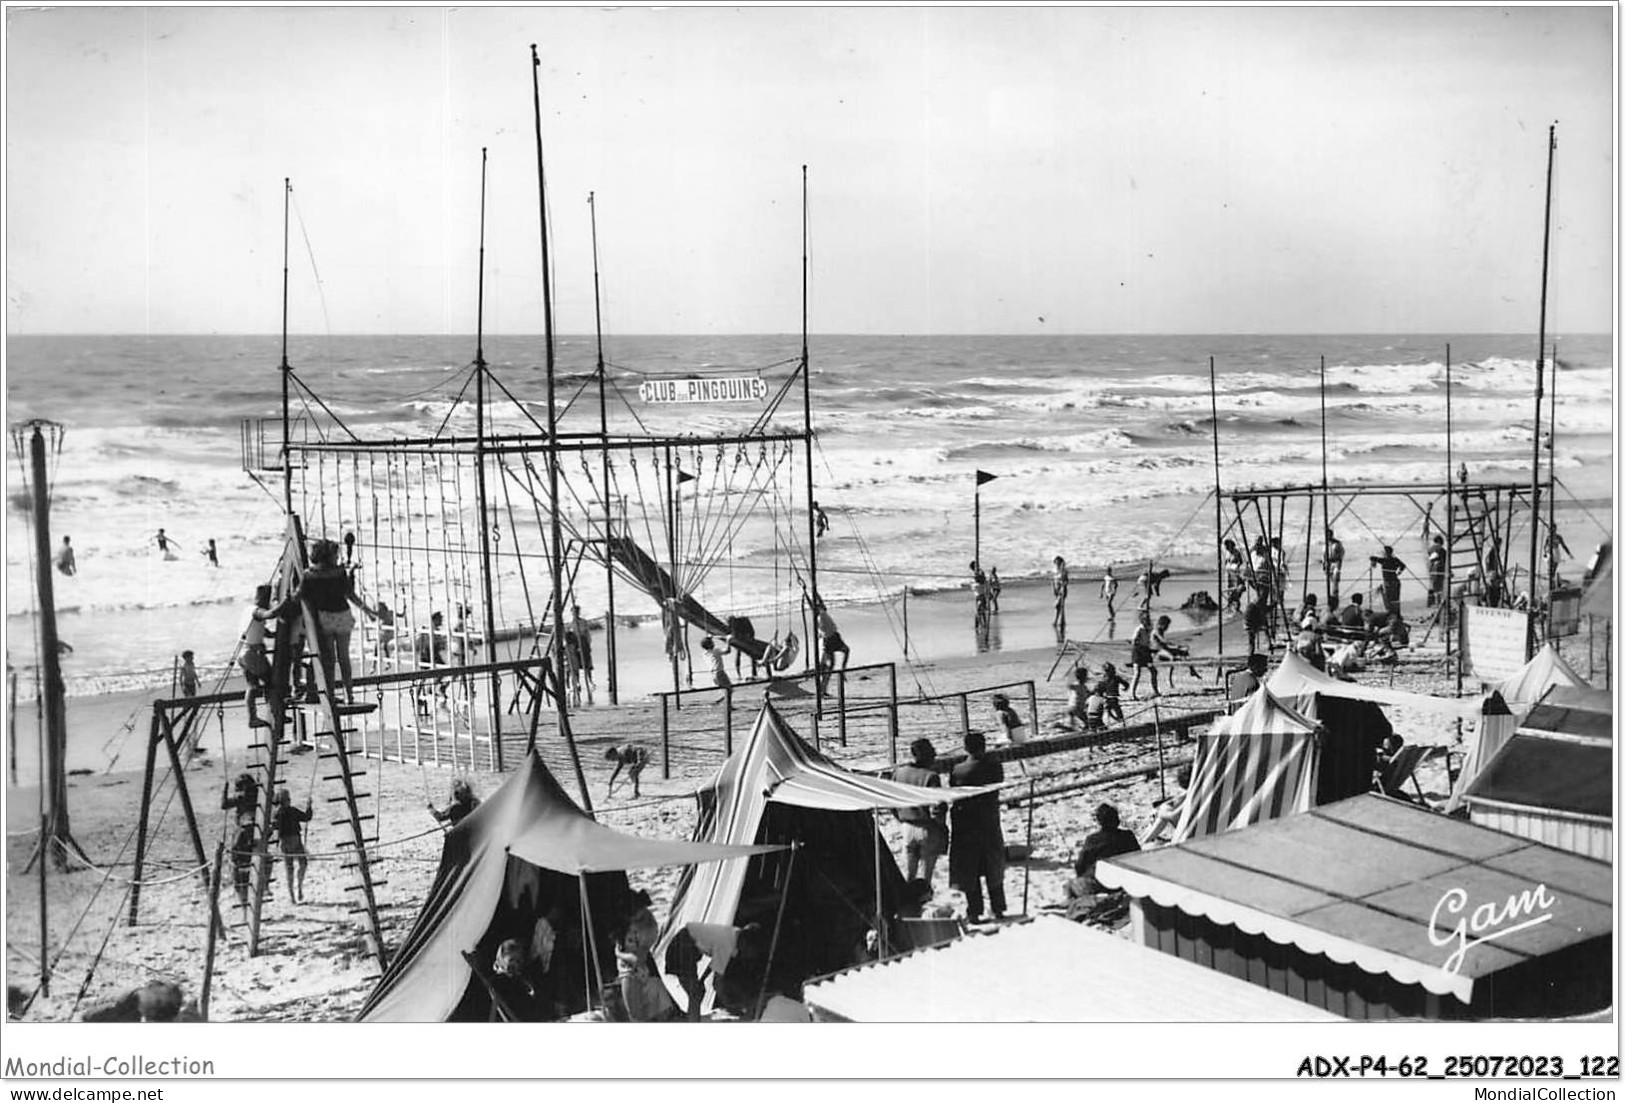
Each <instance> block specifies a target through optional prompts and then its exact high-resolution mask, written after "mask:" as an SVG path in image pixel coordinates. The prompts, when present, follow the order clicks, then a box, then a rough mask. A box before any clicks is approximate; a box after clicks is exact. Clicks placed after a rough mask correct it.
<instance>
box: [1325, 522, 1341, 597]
mask: <svg viewBox="0 0 1625 1103" xmlns="http://www.w3.org/2000/svg"><path fill="white" fill-rule="evenodd" d="M1322 564H1323V565H1324V566H1325V568H1326V608H1328V609H1335V608H1337V603H1338V600H1339V599H1340V598H1341V597H1342V594H1343V541H1341V540H1339V539H1338V538H1337V535H1336V534H1335V533H1333V532H1332V530H1331V529H1327V530H1326V554H1325V556H1324V558H1323V559H1322Z"/></svg>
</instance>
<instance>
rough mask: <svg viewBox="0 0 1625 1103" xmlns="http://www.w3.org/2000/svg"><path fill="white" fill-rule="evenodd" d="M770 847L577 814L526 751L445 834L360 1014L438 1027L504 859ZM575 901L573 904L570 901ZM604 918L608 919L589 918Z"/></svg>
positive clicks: (611, 860) (661, 857)
mask: <svg viewBox="0 0 1625 1103" xmlns="http://www.w3.org/2000/svg"><path fill="white" fill-rule="evenodd" d="M777 849H779V848H778V847H772V846H721V845H716V844H712V843H705V842H677V841H672V840H666V839H645V838H640V837H638V836H636V835H629V834H627V833H626V832H624V831H616V830H615V829H614V828H611V827H605V826H604V825H603V824H600V823H598V822H597V821H595V820H593V819H592V818H591V817H590V816H588V815H587V814H586V813H585V812H583V811H582V810H581V809H580V808H579V807H577V805H576V803H575V802H574V801H573V800H571V799H570V797H569V796H568V795H567V794H566V793H565V792H564V790H563V789H562V788H561V787H560V786H559V783H558V781H557V780H556V779H555V778H554V777H553V775H552V774H551V773H549V772H548V769H547V767H546V766H544V765H543V764H542V760H541V758H540V756H538V755H537V754H536V752H535V751H534V750H532V751H531V752H530V753H529V754H527V755H526V756H525V760H524V761H523V762H522V763H521V764H520V766H519V768H518V769H517V770H515V771H514V772H513V774H511V775H510V776H509V777H508V779H507V780H506V781H504V782H503V783H502V786H501V787H500V788H499V789H497V791H496V792H495V793H492V794H491V796H490V797H488V798H487V799H486V800H485V801H484V802H483V803H481V804H480V806H479V807H478V808H476V809H475V810H474V811H473V812H471V813H470V814H469V815H468V816H467V817H465V818H464V819H463V821H462V822H461V823H459V824H458V825H457V826H456V827H454V828H452V829H451V830H450V831H449V832H447V834H446V841H445V846H444V849H443V850H442V851H441V855H440V868H439V870H438V871H437V872H436V874H435V880H434V884H433V885H432V886H431V887H430V889H429V894H428V896H427V897H426V898H425V900H424V904H423V909H422V911H420V912H419V913H418V917H417V921H416V922H415V923H414V924H413V925H412V930H411V932H410V933H408V934H407V936H406V940H405V941H404V942H403V943H402V944H401V946H400V948H399V949H398V950H397V951H396V952H395V955H394V959H393V960H392V961H391V963H390V966H389V968H388V969H387V970H386V971H385V972H384V975H383V976H382V977H380V978H379V981H378V987H377V988H376V989H374V991H373V993H372V995H371V996H370V997H369V998H368V999H367V1003H366V1005H365V1006H364V1007H363V1008H362V1011H361V1018H362V1020H364V1021H372V1022H442V1021H445V1020H446V1019H448V1018H449V1017H451V1014H452V1012H453V1011H454V1010H455V1009H456V1008H457V1006H458V1004H459V1003H461V1002H462V999H463V996H464V995H465V993H466V992H467V990H468V988H469V983H470V981H471V979H472V971H471V970H470V968H469V966H468V963H467V961H465V960H464V958H463V952H464V951H469V952H472V951H474V950H475V948H476V947H477V946H478V945H479V944H480V943H481V942H482V940H484V939H485V938H486V936H487V933H488V931H489V930H490V928H491V923H492V919H493V917H494V916H496V914H497V912H498V909H499V906H500V905H501V904H502V902H503V900H504V897H505V895H510V894H509V893H508V892H507V889H508V880H509V876H508V874H509V864H510V863H509V859H510V857H512V858H514V859H518V860H519V861H521V862H525V863H529V864H530V865H532V866H535V867H537V868H538V869H542V870H551V871H553V872H555V873H558V874H564V875H567V876H570V877H585V876H589V875H598V874H604V873H616V872H618V873H621V874H622V876H621V880H622V881H623V882H624V879H625V878H624V871H626V870H632V869H653V868H658V867H661V866H680V865H691V864H693V863H696V862H716V861H718V860H720V859H724V858H737V857H749V856H750V855H752V854H758V853H763V852H766V851H770V850H777ZM578 899H579V898H578ZM591 918H593V919H594V920H595V921H600V922H601V921H607V920H608V919H610V918H612V917H611V916H594V917H591Z"/></svg>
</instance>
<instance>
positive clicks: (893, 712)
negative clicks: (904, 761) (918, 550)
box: [886, 590, 908, 766]
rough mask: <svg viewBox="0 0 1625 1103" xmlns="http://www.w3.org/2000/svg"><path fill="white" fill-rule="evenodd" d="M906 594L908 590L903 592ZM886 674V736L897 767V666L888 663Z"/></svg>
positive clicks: (893, 762) (893, 763)
mask: <svg viewBox="0 0 1625 1103" xmlns="http://www.w3.org/2000/svg"><path fill="white" fill-rule="evenodd" d="M903 592H904V593H905V594H907V593H908V591H907V590H904V591H903ZM886 674H887V675H888V683H889V686H890V693H891V697H890V698H889V701H890V703H889V704H888V705H887V707H886V734H887V735H888V736H889V737H890V739H891V764H892V765H893V766H896V765H897V664H896V663H887V664H886Z"/></svg>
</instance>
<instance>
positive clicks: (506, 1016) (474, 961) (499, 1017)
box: [463, 950, 525, 1023]
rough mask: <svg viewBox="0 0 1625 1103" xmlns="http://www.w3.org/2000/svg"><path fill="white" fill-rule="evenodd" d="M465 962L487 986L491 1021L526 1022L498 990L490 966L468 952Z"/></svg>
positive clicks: (464, 953)
mask: <svg viewBox="0 0 1625 1103" xmlns="http://www.w3.org/2000/svg"><path fill="white" fill-rule="evenodd" d="M463 960H464V961H466V962H468V967H469V968H470V969H472V970H474V975H475V976H476V977H478V978H480V983H481V984H483V985H485V994H486V995H488V996H490V997H491V1021H493V1022H499V1023H520V1022H524V1021H525V1020H524V1017H523V1016H521V1015H520V1014H519V1013H518V1012H517V1011H515V1010H514V1007H513V1005H512V1004H511V1003H509V1002H508V1000H507V998H506V997H504V996H503V995H502V992H501V991H500V990H499V989H498V988H497V984H496V978H495V977H493V976H492V975H491V968H490V966H488V965H485V964H482V963H481V962H480V960H479V959H478V958H476V957H475V956H474V955H473V954H471V953H469V952H468V951H467V950H464V951H463Z"/></svg>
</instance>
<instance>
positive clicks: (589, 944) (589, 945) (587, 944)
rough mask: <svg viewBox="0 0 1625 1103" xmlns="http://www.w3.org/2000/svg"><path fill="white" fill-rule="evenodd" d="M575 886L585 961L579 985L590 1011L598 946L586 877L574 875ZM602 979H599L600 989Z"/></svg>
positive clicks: (584, 875)
mask: <svg viewBox="0 0 1625 1103" xmlns="http://www.w3.org/2000/svg"><path fill="white" fill-rule="evenodd" d="M576 885H577V887H578V888H579V889H580V890H581V933H582V934H583V935H585V936H586V937H584V938H583V939H582V940H581V956H582V957H584V958H586V959H587V960H586V961H584V962H582V966H583V968H582V970H581V984H582V987H584V988H585V989H586V990H587V991H586V996H587V1010H588V1011H591V1010H592V978H593V974H594V973H595V972H597V971H598V946H597V945H596V940H595V939H594V938H593V933H592V909H591V908H590V907H588V906H587V875H586V874H585V873H577V874H576ZM602 980H603V978H602V977H600V978H599V982H600V984H599V986H600V987H602Z"/></svg>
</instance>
